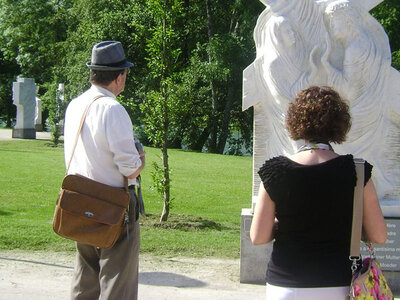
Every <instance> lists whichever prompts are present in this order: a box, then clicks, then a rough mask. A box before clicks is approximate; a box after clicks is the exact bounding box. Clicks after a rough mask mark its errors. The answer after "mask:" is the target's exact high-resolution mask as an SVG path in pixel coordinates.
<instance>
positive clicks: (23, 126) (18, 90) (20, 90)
mask: <svg viewBox="0 0 400 300" xmlns="http://www.w3.org/2000/svg"><path fill="white" fill-rule="evenodd" d="M35 98H36V86H35V82H34V80H33V79H32V78H18V79H17V82H13V103H14V105H15V106H16V107H17V122H16V124H15V126H14V128H13V131H12V137H13V138H20V139H35V138H36V131H35V108H36V100H35Z"/></svg>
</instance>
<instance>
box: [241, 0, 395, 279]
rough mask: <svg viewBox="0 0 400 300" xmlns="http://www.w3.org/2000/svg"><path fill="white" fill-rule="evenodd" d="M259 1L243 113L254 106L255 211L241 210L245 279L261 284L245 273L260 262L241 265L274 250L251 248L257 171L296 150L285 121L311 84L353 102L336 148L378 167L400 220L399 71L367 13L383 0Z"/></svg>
mask: <svg viewBox="0 0 400 300" xmlns="http://www.w3.org/2000/svg"><path fill="white" fill-rule="evenodd" d="M261 2H263V3H264V4H265V5H266V8H265V10H264V11H263V12H262V14H261V15H260V16H259V19H258V21H257V25H256V27H255V30H254V39H255V43H256V50H257V55H256V59H255V61H254V62H253V63H252V64H251V65H250V66H248V67H247V68H246V69H245V70H244V72H243V109H244V110H245V109H247V108H249V107H251V106H253V107H254V145H253V192H252V195H253V200H252V206H251V209H249V210H243V212H242V252H244V253H242V254H241V261H242V265H243V266H242V265H241V281H258V280H253V279H257V278H253V279H250V280H246V279H245V278H244V277H246V275H245V274H244V273H246V270H247V269H249V270H251V269H253V270H254V268H253V267H255V268H257V266H260V263H261V262H260V261H256V262H254V261H253V263H254V266H250V267H249V266H248V265H246V263H245V264H243V261H246V260H248V259H250V258H249V257H248V256H251V257H253V258H254V256H256V255H255V254H254V251H259V252H258V254H257V255H259V254H260V253H264V256H265V252H266V251H270V250H271V249H270V248H269V247H270V245H266V246H263V247H264V248H258V250H255V249H252V248H251V246H249V247H247V246H246V245H247V244H246V243H247V242H246V240H245V239H247V238H248V236H247V232H248V229H249V225H250V223H251V221H249V220H251V213H252V210H253V209H254V205H255V203H256V201H257V197H256V196H257V193H258V188H259V184H260V178H259V176H258V174H257V171H258V169H259V168H260V167H261V165H262V164H263V163H264V161H265V160H266V159H269V158H271V157H274V156H277V155H281V154H284V155H290V154H293V153H294V152H295V151H296V150H297V148H298V146H299V145H298V143H299V142H294V141H292V140H290V138H289V135H288V133H287V131H286V129H285V125H284V120H285V115H286V111H287V107H288V104H289V103H290V102H291V101H293V100H294V98H295V95H296V93H297V92H299V91H300V90H302V89H304V88H307V87H309V86H311V85H327V86H331V87H333V88H334V89H335V90H337V91H338V92H339V93H340V94H341V96H342V97H343V98H345V99H346V100H347V101H348V103H349V106H350V111H351V116H352V128H351V130H350V132H349V134H348V137H347V141H346V142H345V143H344V144H342V145H335V144H333V148H334V149H335V151H336V152H338V153H340V154H347V153H352V154H354V156H356V157H362V158H365V159H367V160H368V161H369V162H370V163H372V164H373V165H374V169H373V174H372V176H373V180H374V183H375V185H376V188H377V193H378V196H379V200H380V204H381V206H382V209H383V212H384V215H385V217H395V218H398V217H400V197H399V196H400V159H399V157H400V73H399V72H398V71H397V70H395V69H394V68H392V67H391V52H390V47H389V41H388V38H387V35H386V33H385V32H384V30H383V28H382V26H381V25H380V24H379V23H378V22H377V21H376V20H375V19H374V18H373V17H372V16H371V15H370V14H369V10H370V9H372V8H373V7H375V6H376V5H378V4H379V3H380V2H382V0H261ZM300 142H302V141H300ZM246 249H248V251H249V252H248V253H249V255H246ZM243 250H244V251H243ZM399 251H400V250H399ZM399 257H400V256H399ZM253 258H251V259H250V260H252V259H253ZM261 265H262V264H261ZM265 268H266V266H265ZM265 268H264V270H265ZM264 270H263V272H264V276H265V271H264ZM399 270H400V262H399ZM242 272H243V274H242ZM249 276H250V277H251V276H253V275H251V274H250V275H249ZM253 277H254V276H253Z"/></svg>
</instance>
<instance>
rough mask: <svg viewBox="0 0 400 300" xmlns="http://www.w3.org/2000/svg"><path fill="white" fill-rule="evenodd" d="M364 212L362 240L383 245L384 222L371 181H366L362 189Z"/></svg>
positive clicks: (384, 236) (384, 240) (385, 232)
mask: <svg viewBox="0 0 400 300" xmlns="http://www.w3.org/2000/svg"><path fill="white" fill-rule="evenodd" d="M363 202H364V203H363V204H364V212H363V232H364V240H366V241H368V242H371V243H376V244H384V243H385V242H386V237H387V228H386V222H385V219H384V218H383V215H382V210H381V207H380V205H379V200H378V196H377V194H376V190H375V186H374V183H373V182H372V179H370V180H368V182H367V184H366V185H365V187H364V199H363Z"/></svg>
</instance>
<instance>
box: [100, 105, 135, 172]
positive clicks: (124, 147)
mask: <svg viewBox="0 0 400 300" xmlns="http://www.w3.org/2000/svg"><path fill="white" fill-rule="evenodd" d="M105 122H106V136H107V140H108V143H109V147H110V151H111V152H112V153H113V155H114V157H113V158H114V162H115V164H116V165H117V167H118V170H119V171H120V172H121V174H122V175H124V176H129V175H131V174H133V173H134V172H135V171H136V170H137V169H138V168H139V167H140V166H141V165H142V161H141V159H140V157H139V153H138V151H137V149H136V147H135V142H134V139H133V130H132V122H131V119H130V118H129V115H128V113H127V112H126V110H125V108H123V106H122V105H114V106H112V107H111V108H110V110H109V111H108V114H107V116H106V120H105Z"/></svg>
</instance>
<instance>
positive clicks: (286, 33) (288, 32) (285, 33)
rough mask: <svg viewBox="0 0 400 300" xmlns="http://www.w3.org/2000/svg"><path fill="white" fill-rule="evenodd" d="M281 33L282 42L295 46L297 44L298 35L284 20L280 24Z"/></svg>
mask: <svg viewBox="0 0 400 300" xmlns="http://www.w3.org/2000/svg"><path fill="white" fill-rule="evenodd" d="M279 33H280V37H281V39H282V41H283V42H284V43H285V44H286V45H293V44H295V43H296V33H295V32H294V30H293V28H292V26H291V25H290V24H289V22H287V21H285V20H283V21H282V22H281V23H280V24H279Z"/></svg>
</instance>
